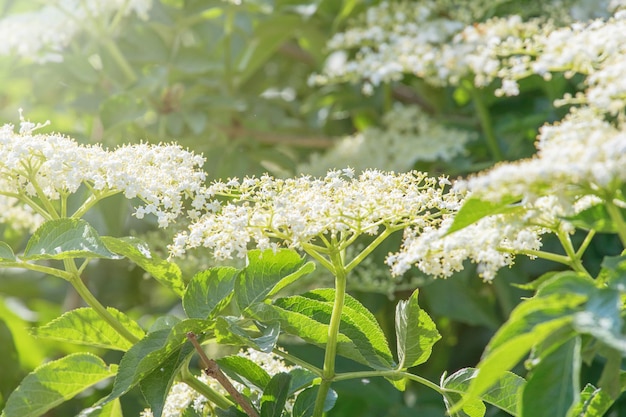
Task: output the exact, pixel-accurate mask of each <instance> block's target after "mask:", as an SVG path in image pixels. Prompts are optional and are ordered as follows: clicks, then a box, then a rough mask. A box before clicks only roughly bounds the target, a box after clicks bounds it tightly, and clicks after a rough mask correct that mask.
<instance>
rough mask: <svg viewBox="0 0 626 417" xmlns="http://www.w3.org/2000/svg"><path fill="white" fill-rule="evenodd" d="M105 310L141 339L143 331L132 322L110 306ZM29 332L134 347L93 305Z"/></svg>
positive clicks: (89, 343) (85, 342)
mask: <svg viewBox="0 0 626 417" xmlns="http://www.w3.org/2000/svg"><path fill="white" fill-rule="evenodd" d="M107 310H108V311H109V313H111V315H112V316H113V317H115V319H116V320H117V321H119V322H120V323H121V324H122V325H123V326H124V327H125V328H126V329H128V330H129V331H130V332H131V333H132V334H134V335H135V336H137V338H139V339H141V338H143V336H144V331H143V330H142V329H141V327H139V325H138V324H137V323H136V322H135V321H133V320H132V319H130V318H129V317H128V316H126V315H125V314H124V313H122V312H120V311H117V310H116V309H114V308H112V307H109V308H108V309H107ZM32 334H33V335H34V336H37V337H42V338H47V339H52V340H59V341H65V342H70V343H76V344H82V345H87V346H95V347H100V348H105V349H114V350H121V351H126V350H128V349H129V348H131V347H132V346H133V344H132V343H130V342H129V341H128V340H126V339H124V338H123V337H122V336H121V335H120V334H119V333H117V332H116V331H115V329H114V328H113V327H111V325H110V324H109V323H107V322H106V321H104V320H103V319H102V317H100V316H99V315H98V313H97V312H96V311H94V310H93V309H92V308H77V309H75V310H72V311H68V312H67V313H65V314H63V315H62V316H60V317H58V318H56V319H55V320H53V321H51V322H50V323H47V324H45V325H43V326H39V327H36V328H34V329H33V330H32Z"/></svg>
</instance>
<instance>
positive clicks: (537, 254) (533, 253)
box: [498, 249, 570, 266]
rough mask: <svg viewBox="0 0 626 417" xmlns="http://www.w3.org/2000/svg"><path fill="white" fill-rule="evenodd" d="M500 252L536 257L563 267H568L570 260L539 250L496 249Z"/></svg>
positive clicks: (563, 256) (566, 257)
mask: <svg viewBox="0 0 626 417" xmlns="http://www.w3.org/2000/svg"><path fill="white" fill-rule="evenodd" d="M498 250H499V251H501V252H508V253H513V254H520V255H526V256H530V257H533V256H534V257H537V258H541V259H545V260H548V261H552V262H557V263H560V264H563V265H567V266H570V258H569V257H568V256H565V255H557V254H556V253H550V252H544V251H540V250H530V249H526V250H515V251H514V250H508V249H498Z"/></svg>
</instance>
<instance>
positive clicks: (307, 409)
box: [291, 385, 337, 417]
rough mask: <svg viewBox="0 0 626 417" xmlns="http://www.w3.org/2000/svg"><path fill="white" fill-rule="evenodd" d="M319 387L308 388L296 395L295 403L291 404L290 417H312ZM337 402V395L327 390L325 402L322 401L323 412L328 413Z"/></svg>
mask: <svg viewBox="0 0 626 417" xmlns="http://www.w3.org/2000/svg"><path fill="white" fill-rule="evenodd" d="M319 388H320V387H319V386H318V385H316V386H314V387H310V388H307V389H305V390H304V391H302V392H301V393H300V394H298V397H297V398H296V401H295V402H294V404H293V411H292V413H291V415H292V417H312V416H313V409H314V408H315V400H316V398H317V392H318V391H319ZM336 401H337V393H336V392H335V391H333V390H332V389H330V390H328V394H326V400H325V401H324V411H325V412H326V411H329V410H330V409H332V408H333V407H334V406H335V402H336Z"/></svg>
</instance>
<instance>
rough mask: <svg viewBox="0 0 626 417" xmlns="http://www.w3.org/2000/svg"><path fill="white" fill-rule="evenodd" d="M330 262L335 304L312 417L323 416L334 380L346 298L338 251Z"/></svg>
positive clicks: (345, 278) (342, 270)
mask: <svg viewBox="0 0 626 417" xmlns="http://www.w3.org/2000/svg"><path fill="white" fill-rule="evenodd" d="M331 262H332V264H333V265H334V269H335V302H334V304H333V311H332V313H331V315H330V324H329V326H328V341H327V342H326V351H325V353H324V368H323V370H322V382H321V383H320V386H319V391H318V392H317V398H316V399H315V408H314V409H313V417H321V416H322V415H323V414H324V402H325V401H326V394H328V390H329V389H330V384H331V383H332V381H333V379H334V378H335V357H336V355H337V340H338V336H339V325H340V324H341V313H342V311H343V304H344V301H345V297H346V281H347V271H346V269H345V267H344V265H343V260H342V258H341V253H340V252H339V251H338V250H335V251H333V252H332V253H331Z"/></svg>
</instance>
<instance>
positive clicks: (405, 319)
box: [396, 290, 441, 369]
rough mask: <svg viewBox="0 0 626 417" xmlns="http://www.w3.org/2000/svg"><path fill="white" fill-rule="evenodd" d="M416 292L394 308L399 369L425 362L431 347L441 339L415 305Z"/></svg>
mask: <svg viewBox="0 0 626 417" xmlns="http://www.w3.org/2000/svg"><path fill="white" fill-rule="evenodd" d="M417 295H418V290H415V292H414V293H413V295H411V298H409V299H408V300H407V301H400V302H399V303H398V306H397V307H396V340H397V342H398V361H399V365H398V368H399V369H406V368H410V367H412V366H416V365H419V364H421V363H424V362H426V360H428V358H429V357H430V354H431V350H432V346H433V345H434V344H435V342H437V341H438V340H439V339H441V335H440V334H439V332H438V331H437V327H436V326H435V323H434V322H433V321H432V319H431V318H430V316H429V315H428V314H427V313H426V312H425V311H424V310H422V309H421V308H420V306H419V305H418V303H417Z"/></svg>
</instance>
